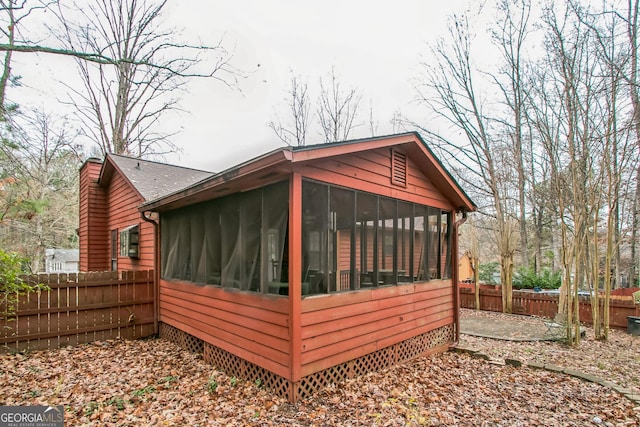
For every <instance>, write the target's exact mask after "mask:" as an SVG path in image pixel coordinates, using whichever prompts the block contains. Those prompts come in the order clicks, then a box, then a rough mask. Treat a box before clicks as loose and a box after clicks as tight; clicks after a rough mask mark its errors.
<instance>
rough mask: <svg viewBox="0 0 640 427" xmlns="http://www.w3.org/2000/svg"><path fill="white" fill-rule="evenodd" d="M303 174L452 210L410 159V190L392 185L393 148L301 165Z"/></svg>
mask: <svg viewBox="0 0 640 427" xmlns="http://www.w3.org/2000/svg"><path fill="white" fill-rule="evenodd" d="M300 173H301V174H302V175H303V176H304V177H306V178H311V179H316V180H319V181H324V182H328V183H330V184H334V185H340V186H343V187H348V188H354V189H357V190H361V191H367V192H370V193H374V194H380V195H382V196H387V197H392V198H396V199H401V200H406V201H410V202H415V203H421V204H423V205H427V206H433V207H436V208H442V209H451V208H452V207H451V204H450V202H449V201H448V200H447V198H446V197H445V196H444V195H443V194H442V193H441V192H440V191H438V189H437V188H436V187H435V186H434V185H433V184H432V183H431V182H430V181H429V180H427V179H426V178H425V176H424V175H423V174H422V172H421V171H420V170H419V169H418V167H417V166H416V164H415V163H414V162H413V161H412V160H411V158H410V157H408V158H407V185H406V187H400V186H397V185H394V184H392V182H391V150H390V149H389V148H380V149H377V150H372V151H364V152H359V153H356V154H349V155H345V156H338V157H334V158H328V159H325V160H316V161H314V162H313V164H311V165H309V166H307V167H302V166H301V167H300Z"/></svg>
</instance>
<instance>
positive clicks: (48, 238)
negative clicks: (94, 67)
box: [0, 111, 81, 272]
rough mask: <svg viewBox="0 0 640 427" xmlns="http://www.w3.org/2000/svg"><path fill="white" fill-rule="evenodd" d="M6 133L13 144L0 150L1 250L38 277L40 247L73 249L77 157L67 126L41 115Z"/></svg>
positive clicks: (27, 115) (23, 119)
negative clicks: (11, 253)
mask: <svg viewBox="0 0 640 427" xmlns="http://www.w3.org/2000/svg"><path fill="white" fill-rule="evenodd" d="M11 129H12V130H11V135H10V140H11V141H12V143H11V144H2V145H0V159H2V160H3V162H2V164H0V168H1V169H2V171H3V175H4V177H3V178H4V179H3V180H2V185H1V187H2V188H1V190H0V192H2V193H3V196H4V197H3V198H2V201H1V202H0V206H1V207H2V209H1V214H0V228H1V229H2V232H0V236H1V238H0V246H2V247H3V248H5V249H9V250H12V251H15V252H18V253H20V254H22V255H23V256H25V257H26V258H27V259H29V260H30V263H31V271H34V272H38V271H39V270H40V267H41V262H42V258H43V256H44V250H45V248H48V247H74V246H76V245H77V238H76V233H75V228H76V227H77V216H78V209H77V188H78V182H77V180H78V173H77V170H78V167H79V166H80V161H81V153H80V151H79V147H78V146H77V145H76V144H74V142H73V141H74V137H75V134H74V133H73V132H72V131H70V127H69V125H68V123H67V122H66V121H65V120H63V119H60V118H55V117H53V116H51V115H50V114H46V113H44V112H42V111H33V112H27V113H24V114H21V115H20V117H19V118H17V119H16V121H15V122H14V123H12V127H11ZM5 137H9V135H5ZM74 200H76V202H75V203H74Z"/></svg>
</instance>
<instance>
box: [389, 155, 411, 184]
mask: <svg viewBox="0 0 640 427" xmlns="http://www.w3.org/2000/svg"><path fill="white" fill-rule="evenodd" d="M391 183H392V184H394V185H398V186H400V187H406V186H407V156H406V155H405V154H404V153H401V152H399V151H395V150H391Z"/></svg>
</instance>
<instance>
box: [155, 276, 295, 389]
mask: <svg viewBox="0 0 640 427" xmlns="http://www.w3.org/2000/svg"><path fill="white" fill-rule="evenodd" d="M160 321H161V322H164V323H167V324H169V325H172V326H174V327H176V328H178V329H180V330H182V331H185V332H187V333H189V334H191V335H193V336H195V337H197V338H200V339H202V340H204V341H206V342H208V343H209V344H212V345H214V346H216V347H218V348H221V349H223V350H225V351H228V352H230V353H232V354H234V355H236V356H239V357H241V358H243V359H245V360H247V361H249V362H251V363H254V364H256V365H258V366H260V367H262V368H264V369H267V370H269V371H271V372H273V373H275V374H277V375H280V376H282V377H284V378H287V379H290V368H289V366H290V356H291V354H290V345H289V342H290V338H289V324H290V316H289V301H288V299H287V298H283V297H278V296H269V295H262V294H250V293H246V292H238V291H233V290H229V289H223V288H219V287H214V286H199V285H195V284H191V283H185V282H173V281H171V282H170V281H165V280H161V281H160Z"/></svg>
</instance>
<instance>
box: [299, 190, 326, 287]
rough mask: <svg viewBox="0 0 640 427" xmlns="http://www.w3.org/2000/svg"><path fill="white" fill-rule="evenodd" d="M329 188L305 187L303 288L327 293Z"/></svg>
mask: <svg viewBox="0 0 640 427" xmlns="http://www.w3.org/2000/svg"><path fill="white" fill-rule="evenodd" d="M328 273H329V187H328V186H327V185H323V184H318V183H315V182H309V181H303V183H302V284H303V285H302V286H303V290H304V289H305V288H308V290H309V293H311V294H318V293H325V292H327V289H328V286H327V284H328V276H329V274H328Z"/></svg>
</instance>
